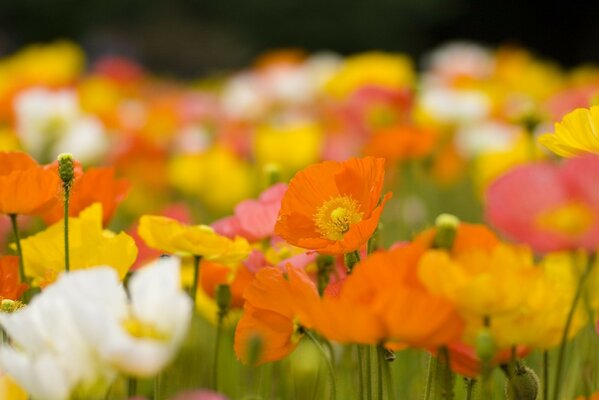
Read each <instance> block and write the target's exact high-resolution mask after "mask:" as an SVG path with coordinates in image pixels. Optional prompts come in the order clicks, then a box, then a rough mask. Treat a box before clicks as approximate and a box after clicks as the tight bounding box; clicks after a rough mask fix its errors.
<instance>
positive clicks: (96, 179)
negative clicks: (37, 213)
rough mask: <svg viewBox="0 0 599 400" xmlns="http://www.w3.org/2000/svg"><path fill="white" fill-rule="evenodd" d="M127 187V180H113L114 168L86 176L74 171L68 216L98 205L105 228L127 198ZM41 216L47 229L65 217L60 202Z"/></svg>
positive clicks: (88, 171) (92, 170)
mask: <svg viewBox="0 0 599 400" xmlns="http://www.w3.org/2000/svg"><path fill="white" fill-rule="evenodd" d="M56 168H58V164H56ZM130 186H131V184H130V183H129V182H128V181H127V180H126V179H116V176H115V169H114V168H113V167H104V168H89V169H88V170H87V171H85V172H82V171H81V170H79V171H77V170H76V172H75V180H74V182H73V186H72V188H71V193H70V197H69V215H70V216H71V217H75V216H77V215H79V213H80V212H81V211H82V210H84V209H85V208H87V207H89V206H90V205H92V204H94V203H100V204H102V212H103V216H102V222H103V224H104V225H106V224H107V223H108V221H110V218H112V216H113V215H114V212H115V211H116V207H117V205H118V204H119V203H120V202H121V201H122V200H123V199H124V198H125V196H126V195H127V192H128V191H129V188H130ZM41 216H42V218H43V219H44V222H46V224H48V225H50V224H53V223H55V222H57V221H60V220H61V219H62V218H63V217H64V209H63V202H62V199H57V201H55V202H54V205H53V206H52V207H50V208H49V209H48V210H46V211H44V212H43V213H42V215H41Z"/></svg>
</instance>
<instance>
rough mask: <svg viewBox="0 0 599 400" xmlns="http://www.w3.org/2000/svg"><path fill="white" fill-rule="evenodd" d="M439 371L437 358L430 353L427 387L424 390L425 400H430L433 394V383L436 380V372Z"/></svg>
mask: <svg viewBox="0 0 599 400" xmlns="http://www.w3.org/2000/svg"><path fill="white" fill-rule="evenodd" d="M436 369H437V358H436V357H435V356H433V353H429V359H428V367H427V372H426V387H425V388H424V400H430V399H431V395H432V393H433V381H434V380H435V370H436Z"/></svg>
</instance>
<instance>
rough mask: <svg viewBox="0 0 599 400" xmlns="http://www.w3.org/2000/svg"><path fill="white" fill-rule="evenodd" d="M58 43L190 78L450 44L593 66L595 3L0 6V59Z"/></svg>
mask: <svg viewBox="0 0 599 400" xmlns="http://www.w3.org/2000/svg"><path fill="white" fill-rule="evenodd" d="M58 38H68V39H72V40H75V41H77V42H79V43H81V44H82V45H83V46H84V48H85V49H86V51H87V53H88V54H89V55H90V57H91V58H92V59H93V58H95V57H98V56H100V55H103V54H114V53H117V54H122V55H127V56H130V57H133V58H135V59H137V60H139V61H140V62H141V63H143V64H144V65H146V66H147V67H148V68H149V69H151V70H154V71H156V72H160V73H168V74H171V75H174V76H181V77H188V76H197V75H199V74H203V73H207V72H218V71H222V70H229V69H232V68H239V67H242V66H244V65H247V64H248V63H249V62H250V61H251V60H252V58H254V57H255V56H256V55H258V54H260V53H261V52H263V51H265V50H268V49H273V48H281V47H300V48H304V49H306V50H309V51H316V50H333V51H336V52H340V53H342V54H350V53H354V52H359V51H365V50H372V49H382V50H395V51H401V52H406V53H408V54H411V55H412V56H415V57H419V56H421V55H422V54H423V53H425V52H426V51H427V50H430V49H432V48H433V47H435V46H437V45H439V44H441V43H444V42H446V41H448V40H451V39H468V40H473V41H477V42H480V43H483V44H487V45H491V46H495V45H499V44H505V43H511V44H518V45H522V46H525V47H527V48H529V49H531V50H532V51H534V52H535V53H537V54H538V55H540V56H542V57H545V58H550V59H554V60H556V61H558V62H560V63H561V64H563V65H566V66H572V65H576V64H580V63H583V62H599V1H598V0H586V1H585V0H573V1H572V0H570V1H567V2H566V1H549V0H548V1H545V2H537V1H526V0H520V1H516V0H496V1H492V0H478V1H477V0H395V1H393V0H362V1H349V0H345V1H342V0H328V1H327V0H203V1H191V0H89V1H86V0H0V54H7V53H9V52H11V51H14V50H16V49H18V48H20V47H21V46H23V45H25V44H28V43H34V42H46V41H51V40H53V39H58Z"/></svg>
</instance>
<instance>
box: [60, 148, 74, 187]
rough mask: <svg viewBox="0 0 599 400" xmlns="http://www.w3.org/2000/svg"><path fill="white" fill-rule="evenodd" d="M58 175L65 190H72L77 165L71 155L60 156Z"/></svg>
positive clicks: (62, 154) (63, 154)
mask: <svg viewBox="0 0 599 400" xmlns="http://www.w3.org/2000/svg"><path fill="white" fill-rule="evenodd" d="M58 175H59V176H60V180H62V185H63V186H64V188H65V189H67V190H68V189H70V188H71V185H72V184H73V178H74V177H75V164H74V161H73V155H72V154H71V153H61V154H59V155H58Z"/></svg>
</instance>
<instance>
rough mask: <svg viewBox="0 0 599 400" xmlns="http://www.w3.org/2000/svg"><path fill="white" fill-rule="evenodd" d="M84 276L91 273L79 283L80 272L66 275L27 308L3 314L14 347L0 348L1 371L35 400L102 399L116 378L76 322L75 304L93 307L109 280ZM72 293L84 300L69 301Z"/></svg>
mask: <svg viewBox="0 0 599 400" xmlns="http://www.w3.org/2000/svg"><path fill="white" fill-rule="evenodd" d="M106 271H108V270H106ZM85 272H91V273H90V274H87V275H86V276H87V278H88V279H83V280H82V279H79V276H78V273H77V272H75V273H72V274H67V275H63V278H62V279H61V280H60V281H59V282H57V284H56V285H51V286H49V287H48V288H47V289H46V290H44V292H43V293H42V294H41V295H39V296H36V297H35V298H34V299H33V300H32V302H31V303H30V304H29V305H28V306H27V307H25V308H23V309H21V310H19V311H17V312H14V313H11V314H2V313H0V324H1V325H2V327H3V328H4V330H5V331H6V333H7V334H8V336H9V337H10V338H11V343H12V345H10V346H9V345H3V346H2V347H0V366H1V367H2V369H3V370H4V371H6V372H7V373H8V374H9V375H10V376H11V377H12V378H13V379H14V380H15V381H16V382H17V383H18V384H19V385H20V386H22V387H23V389H25V390H27V392H28V393H29V394H30V395H31V396H32V397H34V398H39V399H48V400H67V399H71V398H85V399H90V400H92V399H103V398H104V395H105V394H106V391H107V389H108V387H109V386H110V384H111V383H112V381H113V380H114V378H115V377H116V372H115V371H114V370H112V369H110V368H108V367H107V366H106V365H103V364H102V363H101V362H100V360H99V359H98V358H97V356H96V355H95V354H94V348H93V347H92V346H91V345H90V343H89V339H88V337H87V336H86V335H85V334H84V333H83V332H81V331H80V330H79V329H78V327H77V324H76V322H75V315H74V310H73V308H72V306H73V305H74V303H76V302H81V301H86V299H88V301H89V298H90V297H91V296H93V294H94V293H97V292H94V288H98V287H100V285H102V281H103V280H104V279H105V277H106V276H105V274H97V273H96V272H97V271H95V270H92V271H85ZM108 272H109V273H110V274H114V272H112V271H108ZM72 290H77V293H78V294H79V295H80V296H81V297H79V298H77V299H71V298H69V297H68V293H67V292H68V291H72ZM73 300H74V301H73ZM113 304H114V303H113V302H111V303H110V304H105V306H106V307H110V306H112V305H113Z"/></svg>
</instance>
